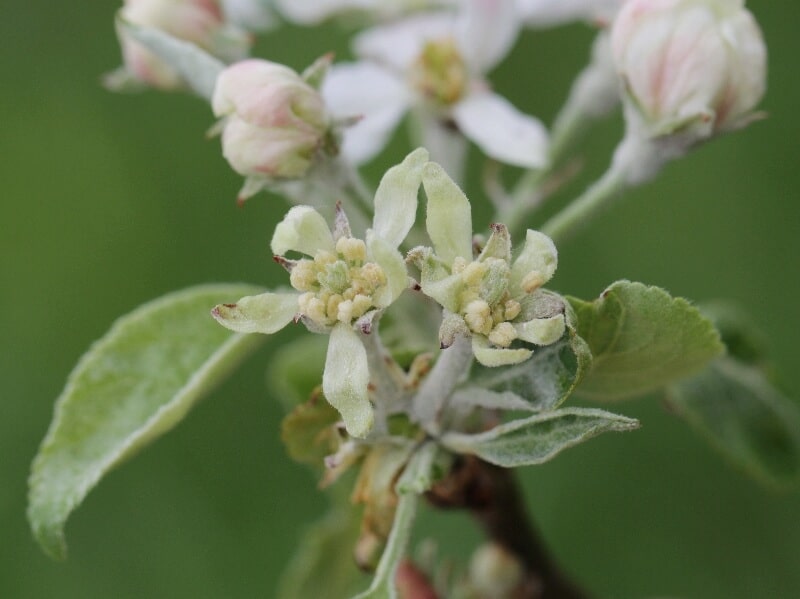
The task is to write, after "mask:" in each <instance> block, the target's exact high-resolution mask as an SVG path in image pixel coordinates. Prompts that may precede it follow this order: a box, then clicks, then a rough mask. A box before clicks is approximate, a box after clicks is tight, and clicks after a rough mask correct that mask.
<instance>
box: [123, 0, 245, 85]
mask: <svg viewBox="0 0 800 599" xmlns="http://www.w3.org/2000/svg"><path fill="white" fill-rule="evenodd" d="M120 16H121V17H122V19H123V20H124V21H127V22H129V23H132V24H134V25H141V26H145V27H152V28H154V29H159V30H161V31H163V32H165V33H168V34H169V35H171V36H172V37H175V38H177V39H181V40H186V41H189V42H192V43H193V44H195V45H197V46H198V47H200V48H202V49H203V50H206V51H208V52H209V53H211V54H213V55H214V56H216V57H218V58H221V59H223V60H225V61H230V60H238V59H241V58H243V57H244V56H245V55H246V54H247V50H248V47H249V39H248V37H247V36H246V35H245V34H244V32H243V31H242V30H240V29H238V28H236V27H234V26H232V25H231V24H230V23H229V22H228V21H227V20H226V18H225V15H224V13H223V10H222V7H221V5H220V2H219V1H217V0H125V4H124V6H123V8H122V9H121V10H120ZM118 35H119V38H120V44H121V46H122V58H123V62H124V65H125V66H124V74H125V75H127V76H129V77H133V78H135V79H136V80H138V81H140V82H142V83H145V84H147V85H150V86H151V87H156V88H159V89H178V88H180V87H182V86H183V81H182V79H181V78H180V76H179V75H178V73H176V72H175V70H173V69H172V68H171V67H169V66H168V65H167V64H166V63H164V61H162V60H161V59H160V58H158V57H157V56H156V55H155V54H153V53H152V52H150V50H148V49H146V48H145V47H144V46H142V45H141V44H140V43H139V42H137V41H136V40H134V39H133V38H132V37H131V36H130V34H128V33H126V32H125V30H124V28H120V29H118ZM114 78H117V79H118V80H120V83H119V86H120V87H121V86H123V85H124V77H123V76H122V75H112V76H111V77H110V78H109V81H110V84H111V85H112V86H115V85H117V84H116V83H115V82H114Z"/></svg>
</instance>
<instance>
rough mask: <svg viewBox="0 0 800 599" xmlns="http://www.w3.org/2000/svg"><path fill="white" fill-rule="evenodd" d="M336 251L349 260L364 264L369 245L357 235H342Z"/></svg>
mask: <svg viewBox="0 0 800 599" xmlns="http://www.w3.org/2000/svg"><path fill="white" fill-rule="evenodd" d="M336 253H338V254H339V255H340V256H341V257H342V258H344V259H345V260H347V261H348V262H355V263H357V264H362V263H363V262H364V261H365V260H366V259H367V246H366V244H365V243H364V242H363V241H362V240H360V239H357V238H355V237H340V238H339V241H337V242H336Z"/></svg>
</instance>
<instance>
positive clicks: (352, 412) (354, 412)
mask: <svg viewBox="0 0 800 599" xmlns="http://www.w3.org/2000/svg"><path fill="white" fill-rule="evenodd" d="M368 385H369V368H368V366H367V351H366V349H364V345H363V344H362V343H361V339H359V338H358V334H357V333H356V332H355V331H353V328H352V327H351V326H350V325H347V324H343V323H339V324H337V325H336V326H334V327H333V330H332V331H331V339H330V342H329V343H328V355H327V358H326V359H325V372H324V373H323V374H322V391H323V393H325V398H326V399H327V400H328V402H329V403H330V404H331V405H332V406H333V407H334V408H336V409H337V410H338V411H339V413H340V414H341V415H342V420H344V425H345V427H346V428H347V432H348V434H350V436H352V437H366V436H367V433H369V431H370V430H371V429H372V423H373V420H374V414H373V411H372V404H371V403H370V402H369V394H368V391H367V387H368Z"/></svg>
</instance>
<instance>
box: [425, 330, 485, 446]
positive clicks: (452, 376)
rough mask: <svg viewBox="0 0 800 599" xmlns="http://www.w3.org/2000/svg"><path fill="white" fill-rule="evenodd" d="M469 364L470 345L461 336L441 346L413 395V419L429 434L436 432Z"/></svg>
mask: <svg viewBox="0 0 800 599" xmlns="http://www.w3.org/2000/svg"><path fill="white" fill-rule="evenodd" d="M470 364H472V344H471V343H470V339H468V338H467V337H464V336H462V335H458V336H457V337H456V340H455V342H454V343H453V345H451V346H450V347H448V348H447V349H443V350H442V351H441V353H440V354H439V359H438V360H436V364H434V366H433V368H432V369H431V371H430V373H429V374H428V376H427V377H425V380H424V382H423V383H422V385H421V386H420V389H419V391H418V392H417V394H416V396H415V397H414V403H413V410H412V413H413V414H414V419H415V420H416V421H417V422H419V423H420V424H421V425H422V426H423V427H424V428H425V430H426V431H427V432H428V433H429V434H431V435H434V436H435V435H438V434H439V432H440V431H439V416H440V415H441V412H442V410H443V409H444V407H445V405H446V404H447V400H448V399H449V398H450V395H451V394H452V393H453V389H455V387H456V385H457V384H458V382H459V381H460V380H461V378H462V377H463V376H464V375H465V374H466V372H467V371H468V370H469V367H470Z"/></svg>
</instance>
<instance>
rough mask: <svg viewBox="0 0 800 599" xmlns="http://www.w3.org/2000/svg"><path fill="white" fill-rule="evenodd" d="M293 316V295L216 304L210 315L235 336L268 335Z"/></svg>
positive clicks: (288, 321) (276, 295) (270, 295)
mask: <svg viewBox="0 0 800 599" xmlns="http://www.w3.org/2000/svg"><path fill="white" fill-rule="evenodd" d="M296 312H297V294H296V293H262V294H261V295H249V296H247V297H243V298H242V299H240V300H239V301H238V302H236V303H235V304H220V305H219V306H217V307H216V308H214V309H213V310H212V311H211V315H212V316H213V317H214V318H215V319H216V320H217V322H219V323H220V324H221V325H222V326H224V327H225V328H228V329H230V330H232V331H236V332H237V333H265V334H267V335H269V334H272V333H275V332H277V331H280V330H281V329H282V328H283V327H285V326H286V325H287V324H289V323H290V322H291V321H292V319H293V318H294V315H295V313H296Z"/></svg>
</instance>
